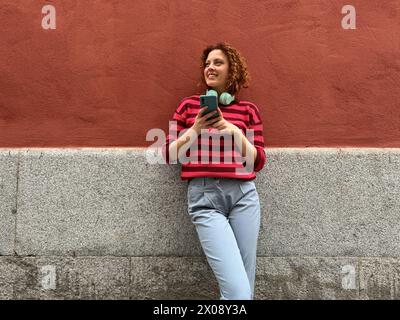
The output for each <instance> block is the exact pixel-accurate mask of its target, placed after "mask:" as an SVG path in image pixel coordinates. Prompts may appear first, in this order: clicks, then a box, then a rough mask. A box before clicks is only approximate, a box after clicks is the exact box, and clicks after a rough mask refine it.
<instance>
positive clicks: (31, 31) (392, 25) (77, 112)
mask: <svg viewBox="0 0 400 320" xmlns="http://www.w3.org/2000/svg"><path fill="white" fill-rule="evenodd" d="M46 4H52V5H54V6H55V8H56V10H57V29H56V30H44V29H43V28H42V27H41V20H42V17H43V14H42V13H41V9H42V7H43V6H44V5H46ZM346 4H351V5H353V6H354V7H355V8H356V10H357V11H356V12H357V20H356V22H357V29H356V30H344V29H342V27H341V20H342V17H343V16H344V14H342V13H341V9H342V7H343V6H344V5H346ZM0 39H1V42H0V62H1V63H0V147H7V148H9V147H78V146H85V147H99V146H148V145H150V144H151V143H152V142H146V138H145V137H146V133H147V131H148V130H149V129H151V128H161V129H164V130H167V128H168V121H169V119H170V118H171V116H172V114H173V111H174V109H175V107H176V106H177V104H178V103H179V101H180V100H181V99H182V98H183V97H185V96H188V95H191V94H195V93H198V91H197V87H196V84H197V82H198V65H199V57H200V53H201V50H202V49H203V48H204V47H205V46H206V45H207V44H210V43H214V42H217V41H221V40H222V41H223V40H225V41H228V42H230V43H231V44H232V45H234V46H236V47H237V48H238V49H239V50H240V51H241V52H242V53H243V54H244V56H245V57H246V58H247V61H248V65H249V71H250V74H251V76H252V79H253V81H252V83H251V86H250V88H249V89H245V90H243V91H242V92H241V95H240V98H241V99H244V100H251V101H253V102H254V103H256V104H257V105H258V106H259V108H260V111H261V115H262V117H263V120H264V126H265V132H264V135H265V141H266V145H267V147H286V146H298V147H304V146H327V147H334V146H372V147H400V129H399V128H400V103H399V101H400V0H396V1H394V0H392V1H391V0H386V1H376V0H362V1H361V0H359V1H351V3H349V1H335V0H330V1H328V0H326V1H321V0H300V1H298V0H275V1H248V0H243V1H239V0H226V1H225V0H224V1H183V0H176V1H172V0H170V1H167V0H150V1H149V0H145V1H138V0H135V1H128V0H121V1H116V0H97V1H95V0H84V1H83V0H68V1H61V0H54V1H40V0H1V2H0Z"/></svg>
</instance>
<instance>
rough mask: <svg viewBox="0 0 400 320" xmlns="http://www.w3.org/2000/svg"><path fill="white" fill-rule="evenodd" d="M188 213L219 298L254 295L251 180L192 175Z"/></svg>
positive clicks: (255, 205) (256, 211)
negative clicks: (211, 272)
mask: <svg viewBox="0 0 400 320" xmlns="http://www.w3.org/2000/svg"><path fill="white" fill-rule="evenodd" d="M188 212H189V215H190V217H191V221H192V222H193V224H194V225H195V227H196V231H197V234H198V236H199V240H200V243H201V246H202V248H203V251H204V253H205V255H206V257H207V261H208V263H209V264H210V267H211V269H212V270H213V272H214V275H215V277H216V279H217V281H218V284H219V288H220V299H221V300H251V299H253V297H254V282H255V273H256V256H257V240H258V233H259V229H260V202H259V198H258V193H257V190H256V187H255V184H254V181H252V180H251V181H244V180H239V179H227V178H193V179H192V180H190V181H189V184H188Z"/></svg>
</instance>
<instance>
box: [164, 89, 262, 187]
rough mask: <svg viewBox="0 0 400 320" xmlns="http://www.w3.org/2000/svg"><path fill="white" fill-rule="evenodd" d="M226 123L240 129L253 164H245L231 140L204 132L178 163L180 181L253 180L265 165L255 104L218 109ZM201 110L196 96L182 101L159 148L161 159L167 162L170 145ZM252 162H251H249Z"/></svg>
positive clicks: (241, 104) (241, 102)
mask: <svg viewBox="0 0 400 320" xmlns="http://www.w3.org/2000/svg"><path fill="white" fill-rule="evenodd" d="M219 108H220V110H221V112H222V115H223V117H224V119H225V120H227V121H229V122H230V123H232V124H234V125H235V126H237V127H238V128H240V129H241V130H242V132H243V134H244V135H246V137H247V138H248V140H249V141H250V142H251V144H252V145H254V147H255V148H256V150H257V157H256V160H255V161H254V163H249V161H245V158H243V157H242V156H241V153H240V151H239V149H238V145H240V143H237V144H236V143H235V142H234V141H233V136H230V135H227V134H222V133H219V131H218V130H217V129H209V130H208V131H207V130H205V132H204V131H203V132H202V134H200V135H199V136H198V138H197V141H194V143H193V144H192V145H191V147H190V148H189V149H188V150H187V151H186V157H184V158H180V159H178V161H179V162H180V163H181V164H182V172H181V178H182V180H188V179H191V178H195V177H220V178H237V179H243V180H253V179H255V177H256V175H255V172H258V171H260V170H261V169H262V168H263V167H264V164H265V161H266V155H265V151H264V137H263V125H262V120H261V117H260V113H259V111H258V108H257V106H256V105H255V104H253V103H251V102H248V101H236V100H235V101H234V102H232V103H231V104H229V105H227V106H224V105H219ZM199 110H200V97H199V96H198V95H195V96H191V97H187V98H184V99H183V100H182V101H181V103H180V104H179V105H178V107H177V108H176V110H175V112H174V115H173V117H172V121H170V125H169V133H168V136H167V139H166V142H165V143H164V145H163V147H162V152H163V156H164V159H165V160H166V161H167V163H168V164H171V163H176V162H172V161H170V157H169V145H170V143H171V142H173V141H175V140H176V139H177V138H178V137H179V136H180V135H181V134H182V133H183V132H184V130H185V129H188V128H190V127H191V126H192V125H193V124H194V121H195V118H196V116H197V114H198V112H199ZM250 162H252V161H250Z"/></svg>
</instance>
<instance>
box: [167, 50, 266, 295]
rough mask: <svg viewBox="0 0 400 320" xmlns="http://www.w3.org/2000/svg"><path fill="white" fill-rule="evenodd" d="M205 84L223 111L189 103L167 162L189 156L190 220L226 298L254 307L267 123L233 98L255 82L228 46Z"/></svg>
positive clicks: (206, 54)
mask: <svg viewBox="0 0 400 320" xmlns="http://www.w3.org/2000/svg"><path fill="white" fill-rule="evenodd" d="M201 76H202V82H203V84H205V86H206V87H207V92H206V95H214V96H217V101H218V102H219V107H218V108H217V110H216V111H212V112H208V113H206V114H203V113H202V111H203V110H205V109H207V106H205V107H203V108H201V107H200V96H198V95H193V96H190V97H187V98H185V99H183V101H181V103H180V104H179V106H178V107H177V109H176V110H175V113H174V115H173V121H171V122H170V123H171V126H170V131H169V135H168V137H167V141H166V143H165V145H164V147H163V152H164V157H165V159H166V160H167V163H171V160H173V161H175V160H179V161H180V160H181V159H182V157H185V156H186V154H187V151H189V153H190V159H189V161H188V162H183V161H181V163H182V173H181V177H182V179H183V180H188V181H189V183H188V193H187V199H188V213H189V216H190V218H191V220H192V222H193V224H194V225H195V227H196V230H197V234H198V236H199V240H200V243H201V245H202V248H203V251H204V253H205V255H206V257H207V260H208V263H209V264H210V266H211V268H212V270H213V272H214V275H215V277H216V279H217V281H218V283H219V286H220V298H221V299H223V300H228V299H229V300H231V299H235V300H239V299H253V295H254V283H255V271H256V252H257V239H258V232H259V228H260V203H259V198H258V193H257V189H256V186H255V184H254V181H253V180H254V179H255V178H256V175H255V172H258V171H260V170H261V169H262V168H263V166H264V164H265V161H266V157H265V151H264V137H263V126H262V121H261V117H260V114H259V111H258V108H257V107H256V106H255V105H254V104H253V103H251V102H248V101H240V100H238V99H237V98H236V97H235V96H234V95H236V94H237V93H238V92H239V91H240V89H241V88H242V87H244V86H246V85H247V84H248V81H249V74H248V72H247V66H246V63H245V60H244V58H243V57H242V56H241V54H240V53H239V52H238V51H237V50H236V49H235V48H233V47H232V46H230V45H229V44H226V43H219V44H216V45H211V46H208V47H207V48H205V49H204V51H203V54H202V58H201ZM215 115H217V117H216V118H215V117H213V116H215ZM210 138H211V139H210ZM220 138H223V144H222V145H220V144H219V142H220ZM210 141H211V142H210ZM232 141H233V144H232V143H231V142H232ZM188 148H190V150H188ZM210 152H211V153H210ZM185 159H187V158H186V157H185ZM232 159H234V161H233V162H232ZM172 163H174V162H172Z"/></svg>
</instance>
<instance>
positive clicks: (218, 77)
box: [204, 49, 229, 94]
mask: <svg viewBox="0 0 400 320" xmlns="http://www.w3.org/2000/svg"><path fill="white" fill-rule="evenodd" d="M228 75H229V61H228V58H227V57H226V55H225V53H224V52H223V51H222V50H219V49H216V50H213V51H211V52H210V53H209V54H208V57H207V60H206V63H205V68H204V79H205V81H206V83H207V86H209V87H211V88H213V89H214V90H217V92H218V93H219V94H221V93H222V92H224V91H225V89H226V82H227V80H228Z"/></svg>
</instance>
